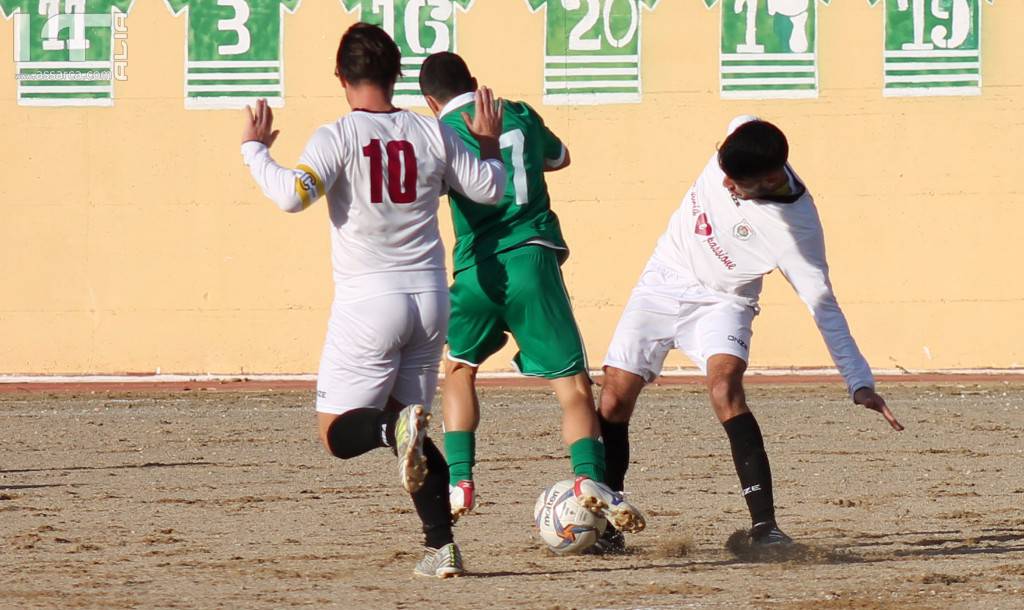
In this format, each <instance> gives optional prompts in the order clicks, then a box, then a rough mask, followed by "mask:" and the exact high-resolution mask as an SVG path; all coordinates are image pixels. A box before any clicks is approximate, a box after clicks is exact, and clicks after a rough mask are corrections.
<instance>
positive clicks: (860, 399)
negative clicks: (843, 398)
mask: <svg viewBox="0 0 1024 610" xmlns="http://www.w3.org/2000/svg"><path fill="white" fill-rule="evenodd" d="M853 402H854V403H856V404H858V405H861V406H862V407H865V408H867V409H871V410H872V411H878V412H879V413H881V414H882V417H884V418H885V421H887V422H889V425H890V426H892V429H893V430H895V431H897V432H902V431H903V424H901V423H900V422H898V421H896V416H895V415H893V414H892V411H890V410H889V407H888V405H886V404H885V399H884V398H882V397H881V396H879V395H878V394H876V393H875V391H874V390H872V389H871V388H861V389H859V390H857V391H856V392H854V394H853Z"/></svg>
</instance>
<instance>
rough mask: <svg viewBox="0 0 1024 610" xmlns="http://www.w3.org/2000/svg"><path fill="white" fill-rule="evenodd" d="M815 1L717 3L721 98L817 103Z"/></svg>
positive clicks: (738, 0) (711, 2) (709, 3)
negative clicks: (807, 100)
mask: <svg viewBox="0 0 1024 610" xmlns="http://www.w3.org/2000/svg"><path fill="white" fill-rule="evenodd" d="M819 1H820V2H821V3H822V4H828V3H829V0H721V4H722V8H721V10H722V35H721V40H722V44H721V50H720V52H721V55H720V61H719V66H720V70H719V81H720V83H721V94H722V97H724V98H736V99H765V98H808V97H817V96H818V11H817V2H819ZM716 2H719V0H704V4H705V5H706V6H707V7H708V8H711V7H713V6H714V5H715V3H716Z"/></svg>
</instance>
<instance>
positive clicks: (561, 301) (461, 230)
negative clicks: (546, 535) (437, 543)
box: [420, 52, 644, 531]
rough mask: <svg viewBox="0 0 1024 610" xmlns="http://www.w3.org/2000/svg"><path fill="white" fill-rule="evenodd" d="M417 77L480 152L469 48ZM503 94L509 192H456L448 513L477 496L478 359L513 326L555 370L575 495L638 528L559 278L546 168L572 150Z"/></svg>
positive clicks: (539, 363) (552, 377)
mask: <svg viewBox="0 0 1024 610" xmlns="http://www.w3.org/2000/svg"><path fill="white" fill-rule="evenodd" d="M420 88H421V89H422V92H423V95H424V98H425V99H426V101H427V105H428V106H429V107H430V109H431V110H432V111H433V112H434V114H435V115H437V117H438V118H439V119H440V120H441V122H443V123H445V124H447V125H448V126H450V127H451V128H452V129H454V130H455V131H456V132H457V133H458V134H459V136H460V137H461V138H462V140H463V142H465V143H466V146H467V147H468V148H469V149H470V150H474V151H475V150H476V143H475V142H474V141H472V140H473V138H472V135H471V134H470V133H469V131H468V130H467V129H466V127H465V123H464V119H463V115H465V116H466V117H471V116H472V115H473V113H474V105H473V99H474V92H475V91H476V88H477V84H476V79H474V78H473V77H472V75H471V74H470V72H469V68H468V67H467V66H466V63H465V62H464V61H463V60H462V58H461V57H459V56H458V55H456V54H454V53H448V52H442V53H436V54H434V55H431V56H430V57H428V58H427V60H426V61H425V62H424V63H423V68H422V70H421V71H420ZM503 105H504V122H503V125H502V134H501V138H500V140H499V141H500V144H501V147H502V157H503V160H504V162H505V167H506V169H507V170H508V174H509V178H508V186H507V188H506V191H505V196H504V198H503V199H502V200H501V201H500V202H499V203H498V205H497V206H486V207H485V206H480V205H478V204H475V203H474V202H472V201H471V200H470V199H468V198H467V197H465V196H464V195H463V194H461V193H458V192H455V191H452V192H450V193H449V200H450V203H451V210H452V218H453V221H454V225H455V238H456V244H455V251H454V254H453V259H454V260H453V268H454V272H455V281H454V283H453V284H452V286H451V289H450V290H451V314H450V318H449V331H448V352H447V357H446V360H445V380H444V386H443V389H442V405H443V409H444V425H445V438H444V444H445V453H446V454H447V458H448V463H449V466H450V483H449V484H450V488H451V502H452V514H453V515H454V516H455V517H459V516H461V515H462V514H465V513H467V512H469V511H470V510H472V508H473V505H474V503H475V487H474V484H473V464H474V459H475V445H476V443H475V431H476V428H477V426H478V425H479V422H480V405H479V402H478V401H477V396H476V374H477V369H478V367H479V366H480V364H482V363H483V362H484V360H486V359H487V358H488V357H490V356H492V355H493V354H494V353H496V352H497V351H498V350H499V349H501V348H502V347H503V346H504V345H505V343H506V342H507V341H508V335H510V334H511V335H512V337H513V338H515V340H516V344H517V345H518V347H519V353H518V354H517V355H516V357H515V362H514V364H515V365H516V367H517V368H518V369H519V371H520V372H521V373H523V374H524V375H528V376H532V377H543V378H545V379H548V380H549V381H550V382H551V387H552V389H553V390H554V392H555V396H556V397H557V399H558V402H559V403H560V404H561V406H562V438H563V440H564V441H565V444H566V445H568V447H569V455H570V459H571V463H572V469H573V473H574V474H575V475H576V477H577V478H576V485H575V488H574V489H575V492H576V495H577V497H578V498H579V499H580V501H581V502H582V503H583V505H584V506H587V507H588V508H589V509H591V510H593V511H594V512H597V513H600V514H603V515H604V516H605V517H607V518H608V519H609V520H610V521H611V522H612V523H613V524H614V525H615V526H616V528H618V529H619V530H622V531H640V530H641V529H643V527H644V518H643V515H642V514H641V513H640V511H638V510H637V509H636V508H634V507H633V506H631V505H630V504H629V503H628V502H626V501H625V500H624V499H623V498H622V495H621V494H620V493H617V492H614V491H612V489H611V488H610V487H608V486H607V485H605V484H604V475H605V472H604V469H605V466H604V464H605V456H604V445H603V444H602V442H601V440H600V427H599V425H598V421H597V415H596V411H595V408H594V397H593V394H592V392H591V380H590V375H589V373H588V369H587V360H586V355H585V352H584V348H583V341H582V339H581V338H580V332H579V328H578V327H577V326H576V321H575V318H574V317H573V313H572V305H571V304H570V302H569V296H568V293H567V292H566V289H565V283H564V281H563V279H562V272H561V264H562V263H563V262H564V261H565V259H566V258H567V257H568V253H569V251H568V248H567V247H566V245H565V240H563V239H562V231H561V228H560V227H559V224H558V217H557V216H555V213H554V212H553V211H552V210H551V200H550V198H549V196H548V188H547V183H546V182H545V179H544V172H546V171H557V170H560V169H564V168H565V167H567V166H568V165H569V152H568V150H567V149H566V147H565V145H564V144H563V143H562V141H561V140H559V139H558V137H557V136H555V134H554V133H552V132H551V130H550V129H548V128H547V127H546V126H545V125H544V121H543V119H541V117H540V115H538V114H537V112H536V111H535V110H534V109H533V108H531V107H530V106H529V105H527V104H525V103H522V102H512V101H507V100H506V101H503Z"/></svg>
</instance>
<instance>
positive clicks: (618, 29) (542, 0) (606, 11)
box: [526, 0, 658, 105]
mask: <svg viewBox="0 0 1024 610" xmlns="http://www.w3.org/2000/svg"><path fill="white" fill-rule="evenodd" d="M526 4H527V6H528V7H529V8H530V10H531V11H533V12H536V11H539V10H540V9H541V8H542V7H544V6H547V23H546V26H547V27H546V31H547V34H546V41H545V47H544V103H545V104H565V105H579V104H622V103H636V102H639V101H640V97H641V91H642V88H641V85H640V75H641V70H640V66H641V62H640V50H641V45H640V33H641V28H640V17H641V12H642V11H641V8H646V9H647V10H654V7H655V6H656V5H657V4H658V0H526Z"/></svg>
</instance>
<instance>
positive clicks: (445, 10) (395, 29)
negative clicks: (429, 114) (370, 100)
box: [341, 0, 473, 106]
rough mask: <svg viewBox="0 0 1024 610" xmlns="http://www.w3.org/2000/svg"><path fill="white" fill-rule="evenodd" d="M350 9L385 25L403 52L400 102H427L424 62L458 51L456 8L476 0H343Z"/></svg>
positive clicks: (398, 85) (397, 94)
mask: <svg viewBox="0 0 1024 610" xmlns="http://www.w3.org/2000/svg"><path fill="white" fill-rule="evenodd" d="M341 5H342V6H343V7H344V8H345V10H346V11H349V12H353V11H356V10H359V11H360V19H362V20H363V21H365V22H366V23H372V24H373V25H376V26H379V27H382V28H384V31H386V32H387V33H388V34H390V35H391V37H392V38H394V39H395V43H396V44H397V45H398V48H399V50H400V51H401V52H402V77H401V78H400V79H398V82H397V83H395V98H394V102H395V104H398V105H400V106H401V105H409V106H426V105H427V103H426V101H424V99H423V96H422V95H420V80H419V79H420V66H422V65H423V61H424V60H425V59H426V58H427V57H428V56H430V55H431V54H433V53H440V52H441V51H453V52H454V51H455V9H456V8H460V9H462V10H463V11H464V12H465V11H468V10H469V9H470V8H471V7H472V6H473V0H341Z"/></svg>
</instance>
